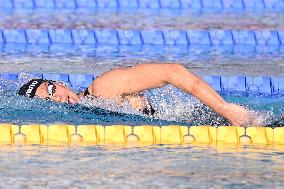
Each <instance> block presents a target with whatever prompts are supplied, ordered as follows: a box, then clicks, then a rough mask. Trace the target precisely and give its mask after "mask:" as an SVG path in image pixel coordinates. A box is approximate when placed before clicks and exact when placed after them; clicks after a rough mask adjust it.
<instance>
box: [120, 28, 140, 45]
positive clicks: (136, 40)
mask: <svg viewBox="0 0 284 189" xmlns="http://www.w3.org/2000/svg"><path fill="white" fill-rule="evenodd" d="M117 33H118V39H119V43H120V44H122V45H141V44H142V40H141V32H140V31H133V30H118V31H117Z"/></svg>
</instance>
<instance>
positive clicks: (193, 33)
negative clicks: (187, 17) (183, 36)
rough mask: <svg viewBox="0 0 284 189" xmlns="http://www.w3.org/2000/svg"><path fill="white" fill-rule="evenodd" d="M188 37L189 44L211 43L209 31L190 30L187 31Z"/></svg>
mask: <svg viewBox="0 0 284 189" xmlns="http://www.w3.org/2000/svg"><path fill="white" fill-rule="evenodd" d="M187 37H188V39H189V44H198V45H211V41H210V37H209V32H208V31H202V30H201V31H198V30H190V31H187Z"/></svg>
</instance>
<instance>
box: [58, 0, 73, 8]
mask: <svg viewBox="0 0 284 189" xmlns="http://www.w3.org/2000/svg"><path fill="white" fill-rule="evenodd" d="M54 2H55V8H57V9H75V8H77V6H76V2H75V0H55V1H54Z"/></svg>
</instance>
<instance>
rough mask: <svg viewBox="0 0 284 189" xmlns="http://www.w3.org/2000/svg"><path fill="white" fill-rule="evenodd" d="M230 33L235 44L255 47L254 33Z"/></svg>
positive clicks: (239, 31)
mask: <svg viewBox="0 0 284 189" xmlns="http://www.w3.org/2000/svg"><path fill="white" fill-rule="evenodd" d="M232 32H233V39H234V42H235V44H243V45H256V41H255V33H254V32H253V31H245V30H238V31H236V30H234V31H232Z"/></svg>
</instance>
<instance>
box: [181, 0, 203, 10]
mask: <svg viewBox="0 0 284 189" xmlns="http://www.w3.org/2000/svg"><path fill="white" fill-rule="evenodd" d="M180 4H181V7H182V8H184V9H196V10H200V9H202V3H201V0H180Z"/></svg>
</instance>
